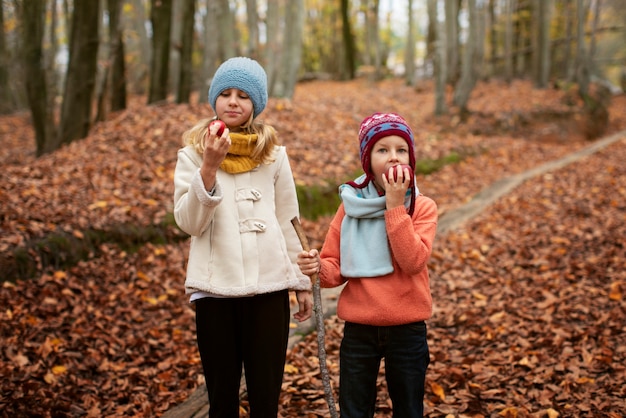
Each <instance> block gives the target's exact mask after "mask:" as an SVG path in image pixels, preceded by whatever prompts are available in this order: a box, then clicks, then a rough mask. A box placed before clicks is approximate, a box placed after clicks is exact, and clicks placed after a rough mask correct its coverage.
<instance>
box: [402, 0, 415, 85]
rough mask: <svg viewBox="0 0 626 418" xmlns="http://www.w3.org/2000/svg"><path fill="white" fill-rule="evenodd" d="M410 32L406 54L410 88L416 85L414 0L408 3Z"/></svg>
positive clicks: (408, 32) (405, 62)
mask: <svg viewBox="0 0 626 418" xmlns="http://www.w3.org/2000/svg"><path fill="white" fill-rule="evenodd" d="M408 3H409V4H408V10H407V12H408V14H409V16H408V17H409V28H408V29H409V30H408V31H407V37H406V53H405V54H404V69H405V80H406V84H407V85H408V86H414V85H415V21H414V19H413V0H409V1H408Z"/></svg>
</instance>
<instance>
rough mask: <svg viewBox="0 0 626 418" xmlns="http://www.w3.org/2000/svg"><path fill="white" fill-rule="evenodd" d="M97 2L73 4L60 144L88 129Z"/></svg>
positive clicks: (93, 74)
mask: <svg viewBox="0 0 626 418" xmlns="http://www.w3.org/2000/svg"><path fill="white" fill-rule="evenodd" d="M99 17H100V0H96V1H88V2H83V1H79V2H76V3H75V4H74V11H73V13H72V33H71V36H70V58H69V63H68V66H67V75H66V77H65V91H64V93H63V105H62V108H61V127H60V128H61V129H60V142H61V144H68V143H70V142H72V141H73V140H75V139H80V138H84V137H85V136H87V134H88V133H89V129H90V127H91V108H92V99H93V95H94V91H95V90H94V88H95V85H96V69H97V68H96V63H97V58H98V46H99V43H100V42H99V37H98V28H99V25H98V21H99Z"/></svg>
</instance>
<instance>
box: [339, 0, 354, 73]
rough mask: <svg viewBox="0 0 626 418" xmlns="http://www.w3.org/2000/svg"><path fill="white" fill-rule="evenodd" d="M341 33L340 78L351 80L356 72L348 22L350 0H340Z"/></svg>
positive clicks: (351, 35)
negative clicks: (341, 60) (341, 58)
mask: <svg viewBox="0 0 626 418" xmlns="http://www.w3.org/2000/svg"><path fill="white" fill-rule="evenodd" d="M341 34H342V37H343V50H344V55H343V56H344V59H343V61H344V65H343V66H342V69H343V70H342V74H341V78H342V79H344V80H345V79H349V80H352V79H353V78H354V76H355V73H356V62H355V57H356V56H355V52H356V46H355V45H354V35H353V34H352V25H351V23H350V0H341Z"/></svg>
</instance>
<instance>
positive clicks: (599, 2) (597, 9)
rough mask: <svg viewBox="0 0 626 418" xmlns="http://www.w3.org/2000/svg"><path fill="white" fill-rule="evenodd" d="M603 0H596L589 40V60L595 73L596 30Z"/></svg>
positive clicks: (592, 71)
mask: <svg viewBox="0 0 626 418" xmlns="http://www.w3.org/2000/svg"><path fill="white" fill-rule="evenodd" d="M601 5H602V0H596V1H595V3H594V10H593V23H592V25H591V40H590V41H589V56H588V57H587V60H588V62H589V67H590V68H591V71H590V72H591V73H595V72H596V71H595V65H594V63H593V60H594V58H595V56H596V32H597V31H598V22H599V20H600V8H601V7H602V6H601Z"/></svg>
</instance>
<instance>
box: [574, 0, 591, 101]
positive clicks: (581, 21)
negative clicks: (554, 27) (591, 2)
mask: <svg viewBox="0 0 626 418" xmlns="http://www.w3.org/2000/svg"><path fill="white" fill-rule="evenodd" d="M576 13H577V19H578V26H577V34H576V81H577V82H578V88H579V91H580V95H581V96H582V97H586V96H587V95H588V93H589V81H590V80H589V79H590V76H589V66H588V63H587V56H586V54H585V16H586V13H585V5H584V0H576Z"/></svg>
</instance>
